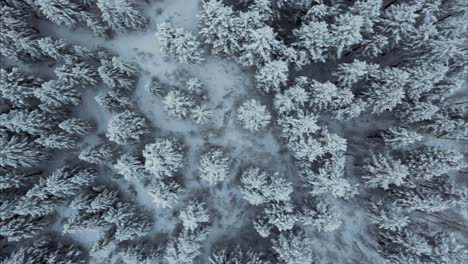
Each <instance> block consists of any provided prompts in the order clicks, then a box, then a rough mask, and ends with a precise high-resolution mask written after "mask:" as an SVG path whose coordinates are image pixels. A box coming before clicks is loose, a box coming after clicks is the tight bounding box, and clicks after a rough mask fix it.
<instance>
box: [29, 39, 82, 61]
mask: <svg viewBox="0 0 468 264" xmlns="http://www.w3.org/2000/svg"><path fill="white" fill-rule="evenodd" d="M37 46H38V47H39V48H40V50H41V54H43V56H46V57H49V58H51V59H53V60H56V61H63V62H67V63H71V64H73V63H74V62H76V61H78V59H79V56H77V54H76V53H75V51H74V50H73V46H72V45H70V44H68V43H66V42H65V41H63V40H61V39H58V40H54V39H52V38H51V37H45V38H41V39H39V40H37Z"/></svg>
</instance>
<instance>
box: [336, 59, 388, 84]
mask: <svg viewBox="0 0 468 264" xmlns="http://www.w3.org/2000/svg"><path fill="white" fill-rule="evenodd" d="M379 69H380V66H379V65H377V64H373V63H367V62H365V61H361V60H357V59H355V60H353V61H352V62H350V63H341V64H340V65H338V68H337V70H336V71H335V72H334V73H333V75H334V76H336V77H337V81H338V83H339V84H340V85H341V86H344V87H351V86H353V85H354V84H356V83H358V82H359V81H366V80H368V79H369V78H370V77H371V76H375V75H377V74H378V73H379Z"/></svg>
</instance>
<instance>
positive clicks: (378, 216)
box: [369, 201, 410, 232]
mask: <svg viewBox="0 0 468 264" xmlns="http://www.w3.org/2000/svg"><path fill="white" fill-rule="evenodd" d="M369 218H370V221H371V222H372V223H373V224H375V225H377V226H378V227H379V228H381V229H384V230H389V231H392V232H398V231H401V230H403V228H405V227H406V226H408V224H409V223H410V219H409V217H408V216H407V214H405V211H404V209H403V208H401V207H399V206H396V205H394V204H392V205H390V206H384V205H383V204H382V202H381V201H379V202H377V203H373V204H372V206H371V211H370V213H369Z"/></svg>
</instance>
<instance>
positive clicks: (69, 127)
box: [58, 117, 95, 136]
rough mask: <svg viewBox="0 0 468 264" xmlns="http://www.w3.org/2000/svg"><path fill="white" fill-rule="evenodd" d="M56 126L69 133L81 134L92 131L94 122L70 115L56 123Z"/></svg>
mask: <svg viewBox="0 0 468 264" xmlns="http://www.w3.org/2000/svg"><path fill="white" fill-rule="evenodd" d="M58 127H59V128H60V129H62V130H63V131H65V132H67V133H69V134H72V135H79V136H83V135H86V134H89V133H90V132H91V131H93V130H94V129H95V124H94V123H92V122H90V121H87V120H84V119H79V118H74V117H72V118H69V119H66V120H65V121H62V122H61V123H60V124H58Z"/></svg>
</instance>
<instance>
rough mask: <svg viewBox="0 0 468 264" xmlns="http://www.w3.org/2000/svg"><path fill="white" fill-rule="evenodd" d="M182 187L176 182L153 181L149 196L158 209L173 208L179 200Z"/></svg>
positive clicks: (149, 188)
mask: <svg viewBox="0 0 468 264" xmlns="http://www.w3.org/2000/svg"><path fill="white" fill-rule="evenodd" d="M181 191H182V190H181V187H180V185H179V184H177V183H176V182H175V181H170V180H169V179H168V180H163V179H159V180H153V181H152V182H151V184H150V185H149V187H148V194H149V196H151V198H152V199H153V202H154V203H155V204H156V206H158V207H162V208H172V207H173V206H174V205H175V204H177V202H178V200H179V194H180V192H181Z"/></svg>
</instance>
